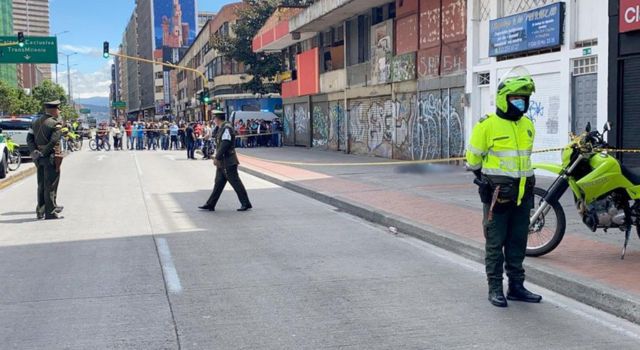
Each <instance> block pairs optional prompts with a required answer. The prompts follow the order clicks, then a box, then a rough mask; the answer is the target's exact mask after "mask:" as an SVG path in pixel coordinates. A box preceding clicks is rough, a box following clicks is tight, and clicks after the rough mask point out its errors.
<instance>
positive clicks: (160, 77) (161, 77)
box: [156, 72, 164, 79]
mask: <svg viewBox="0 0 640 350" xmlns="http://www.w3.org/2000/svg"><path fill="white" fill-rule="evenodd" d="M163 78H164V76H163V74H162V72H156V79H163Z"/></svg>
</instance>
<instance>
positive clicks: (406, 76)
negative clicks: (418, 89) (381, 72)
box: [391, 52, 416, 83]
mask: <svg viewBox="0 0 640 350" xmlns="http://www.w3.org/2000/svg"><path fill="white" fill-rule="evenodd" d="M415 78H416V53H415V52H411V53H407V54H404V55H398V56H395V57H394V58H393V59H392V61H391V80H392V81H393V82H394V83H397V82H401V81H406V80H413V79H415Z"/></svg>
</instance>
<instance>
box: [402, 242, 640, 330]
mask: <svg viewBox="0 0 640 350" xmlns="http://www.w3.org/2000/svg"><path fill="white" fill-rule="evenodd" d="M396 237H401V238H402V240H403V242H405V243H407V244H409V245H411V246H413V247H416V248H418V249H420V250H423V251H426V252H427V253H428V254H433V255H435V256H437V257H439V258H441V259H443V260H446V261H448V262H450V263H452V264H455V265H458V266H460V267H463V268H465V269H467V270H469V271H473V272H476V273H479V274H484V266H483V265H482V264H479V263H476V262H474V261H471V260H468V259H465V258H463V257H460V256H458V255H455V254H454V253H451V252H448V251H446V250H444V249H442V248H439V247H436V246H433V245H431V244H429V243H427V242H424V241H421V240H419V239H417V238H414V237H411V236H407V235H402V234H401V235H399V236H396ZM531 285H534V286H535V287H536V288H537V289H538V290H540V292H541V293H542V294H543V295H544V302H546V303H549V304H552V305H555V306H557V307H559V308H561V309H563V310H565V311H567V312H570V313H572V314H574V315H576V316H578V317H582V318H585V319H587V320H589V321H591V322H593V323H596V324H599V325H601V326H603V327H606V328H608V329H610V330H612V331H614V332H617V333H618V334H621V335H624V336H627V337H629V338H632V339H637V340H640V327H639V326H638V325H636V324H634V323H632V322H629V321H627V320H625V319H622V318H619V317H616V316H614V315H611V314H609V313H607V312H604V311H601V310H598V309H596V308H594V307H591V306H589V305H586V304H583V303H580V302H579V301H576V300H573V299H571V298H569V297H566V296H564V295H561V294H558V293H556V292H553V291H551V290H548V289H546V288H542V287H540V286H537V285H535V284H533V283H531Z"/></svg>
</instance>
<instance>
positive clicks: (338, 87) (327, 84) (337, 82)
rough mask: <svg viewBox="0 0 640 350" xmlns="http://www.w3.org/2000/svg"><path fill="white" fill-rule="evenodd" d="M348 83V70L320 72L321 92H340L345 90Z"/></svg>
mask: <svg viewBox="0 0 640 350" xmlns="http://www.w3.org/2000/svg"><path fill="white" fill-rule="evenodd" d="M346 85H347V71H346V70H344V69H338V70H334V71H331V72H326V73H323V74H320V92H321V93H329V92H340V91H344V89H345V88H346Z"/></svg>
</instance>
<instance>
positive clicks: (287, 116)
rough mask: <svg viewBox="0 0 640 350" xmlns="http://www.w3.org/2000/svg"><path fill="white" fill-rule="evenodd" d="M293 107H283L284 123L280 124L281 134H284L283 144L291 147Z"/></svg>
mask: <svg viewBox="0 0 640 350" xmlns="http://www.w3.org/2000/svg"><path fill="white" fill-rule="evenodd" d="M293 107H294V106H293V105H285V106H284V123H282V132H283V133H284V143H285V144H287V145H293V143H294V141H295V140H294V134H293V122H294V113H293Z"/></svg>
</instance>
